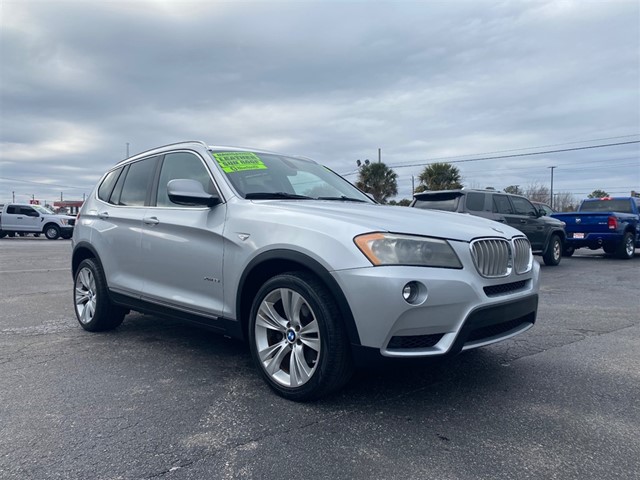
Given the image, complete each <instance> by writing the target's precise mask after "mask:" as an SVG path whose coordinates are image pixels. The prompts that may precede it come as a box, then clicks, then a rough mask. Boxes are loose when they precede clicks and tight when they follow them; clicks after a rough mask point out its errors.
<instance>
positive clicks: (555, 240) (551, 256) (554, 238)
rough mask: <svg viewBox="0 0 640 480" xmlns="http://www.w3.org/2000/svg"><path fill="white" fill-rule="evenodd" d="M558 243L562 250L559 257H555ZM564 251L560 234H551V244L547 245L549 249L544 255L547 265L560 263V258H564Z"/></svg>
mask: <svg viewBox="0 0 640 480" xmlns="http://www.w3.org/2000/svg"><path fill="white" fill-rule="evenodd" d="M556 244H559V245H558V247H559V252H560V253H559V255H558V257H557V258H556V257H555V251H556V248H555V246H556ZM562 252H563V247H562V240H561V239H560V237H559V236H558V235H555V234H554V235H551V238H550V239H549V245H548V246H547V251H546V252H544V255H543V256H542V259H543V260H544V263H545V265H549V266H552V267H553V266H556V265H558V264H559V263H560V260H561V259H562Z"/></svg>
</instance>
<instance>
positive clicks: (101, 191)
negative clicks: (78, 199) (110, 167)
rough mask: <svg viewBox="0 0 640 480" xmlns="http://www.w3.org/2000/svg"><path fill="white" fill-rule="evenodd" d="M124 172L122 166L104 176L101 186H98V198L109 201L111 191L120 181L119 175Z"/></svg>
mask: <svg viewBox="0 0 640 480" xmlns="http://www.w3.org/2000/svg"><path fill="white" fill-rule="evenodd" d="M121 172H122V168H119V169H117V170H114V171H113V172H109V174H108V175H107V176H106V177H105V178H104V180H103V181H102V183H101V184H100V187H99V188H98V198H99V199H100V200H102V201H103V202H108V201H109V197H110V196H111V192H112V191H113V187H114V186H115V184H116V182H117V181H118V177H119V176H120V173H121Z"/></svg>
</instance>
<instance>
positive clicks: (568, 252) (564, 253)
mask: <svg viewBox="0 0 640 480" xmlns="http://www.w3.org/2000/svg"><path fill="white" fill-rule="evenodd" d="M575 252H576V249H575V248H574V247H564V250H563V251H562V256H563V257H571V256H573V254H574V253H575Z"/></svg>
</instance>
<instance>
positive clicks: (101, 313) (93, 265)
mask: <svg viewBox="0 0 640 480" xmlns="http://www.w3.org/2000/svg"><path fill="white" fill-rule="evenodd" d="M84 268H87V269H89V270H90V271H91V273H92V274H93V278H94V280H95V283H96V291H95V293H96V310H95V312H94V315H93V318H92V319H91V321H90V322H88V323H83V322H81V321H80V315H79V314H78V310H77V308H76V298H75V289H76V282H77V280H78V275H79V274H80V272H81V271H82V270H83V269H84ZM73 310H74V311H75V313H76V319H77V320H78V323H79V324H80V326H81V327H82V328H84V329H85V330H88V331H90V332H99V331H103V330H111V329H113V328H115V327H117V326H118V325H120V324H121V323H122V320H123V318H124V314H123V313H122V312H121V311H120V310H121V309H119V308H118V307H114V306H113V304H112V303H111V300H110V299H109V291H108V289H107V284H106V281H105V279H104V274H103V272H102V267H101V266H100V264H99V263H98V262H97V261H96V260H95V259H93V258H88V259H85V260H83V261H82V262H80V265H78V269H77V270H76V274H75V275H74V277H73Z"/></svg>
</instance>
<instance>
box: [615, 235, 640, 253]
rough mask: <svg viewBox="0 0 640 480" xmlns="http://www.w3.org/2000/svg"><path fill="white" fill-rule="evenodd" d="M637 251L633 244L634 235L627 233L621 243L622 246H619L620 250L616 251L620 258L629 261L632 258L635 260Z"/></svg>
mask: <svg viewBox="0 0 640 480" xmlns="http://www.w3.org/2000/svg"><path fill="white" fill-rule="evenodd" d="M635 249H636V247H635V245H634V243H633V233H631V232H625V234H624V236H623V237H622V242H620V245H618V248H617V250H616V256H617V257H618V258H622V259H624V260H628V259H630V258H633V254H634V253H635Z"/></svg>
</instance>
